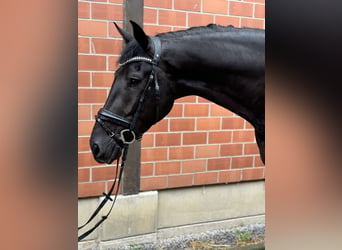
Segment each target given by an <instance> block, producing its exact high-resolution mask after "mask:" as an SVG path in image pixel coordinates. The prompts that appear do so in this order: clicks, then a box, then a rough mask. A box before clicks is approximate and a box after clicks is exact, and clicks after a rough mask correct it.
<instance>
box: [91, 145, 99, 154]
mask: <svg viewBox="0 0 342 250" xmlns="http://www.w3.org/2000/svg"><path fill="white" fill-rule="evenodd" d="M92 150H93V153H94V155H95V156H96V155H98V153H100V147H99V146H98V145H97V144H96V143H94V144H93V148H92Z"/></svg>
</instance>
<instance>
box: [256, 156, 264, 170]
mask: <svg viewBox="0 0 342 250" xmlns="http://www.w3.org/2000/svg"><path fill="white" fill-rule="evenodd" d="M262 166H265V164H264V163H263V162H262V160H261V158H260V155H258V156H255V157H254V167H262Z"/></svg>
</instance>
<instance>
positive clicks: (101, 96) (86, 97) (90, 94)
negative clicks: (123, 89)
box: [78, 89, 107, 103]
mask: <svg viewBox="0 0 342 250" xmlns="http://www.w3.org/2000/svg"><path fill="white" fill-rule="evenodd" d="M106 99H107V91H106V90H105V89H79V90H78V103H104V102H105V101H106Z"/></svg>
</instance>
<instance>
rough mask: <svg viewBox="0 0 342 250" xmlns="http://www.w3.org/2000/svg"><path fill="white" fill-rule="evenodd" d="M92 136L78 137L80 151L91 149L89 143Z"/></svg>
mask: <svg viewBox="0 0 342 250" xmlns="http://www.w3.org/2000/svg"><path fill="white" fill-rule="evenodd" d="M89 140H90V137H88V136H87V137H78V152H80V151H90V145H89Z"/></svg>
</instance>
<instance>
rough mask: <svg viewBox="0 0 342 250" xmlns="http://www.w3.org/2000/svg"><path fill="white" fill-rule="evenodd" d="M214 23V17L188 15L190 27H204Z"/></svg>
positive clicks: (195, 14)
mask: <svg viewBox="0 0 342 250" xmlns="http://www.w3.org/2000/svg"><path fill="white" fill-rule="evenodd" d="M213 22H214V16H213V15H207V14H197V13H188V25H189V26H203V25H205V26H206V25H208V24H210V23H213Z"/></svg>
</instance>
